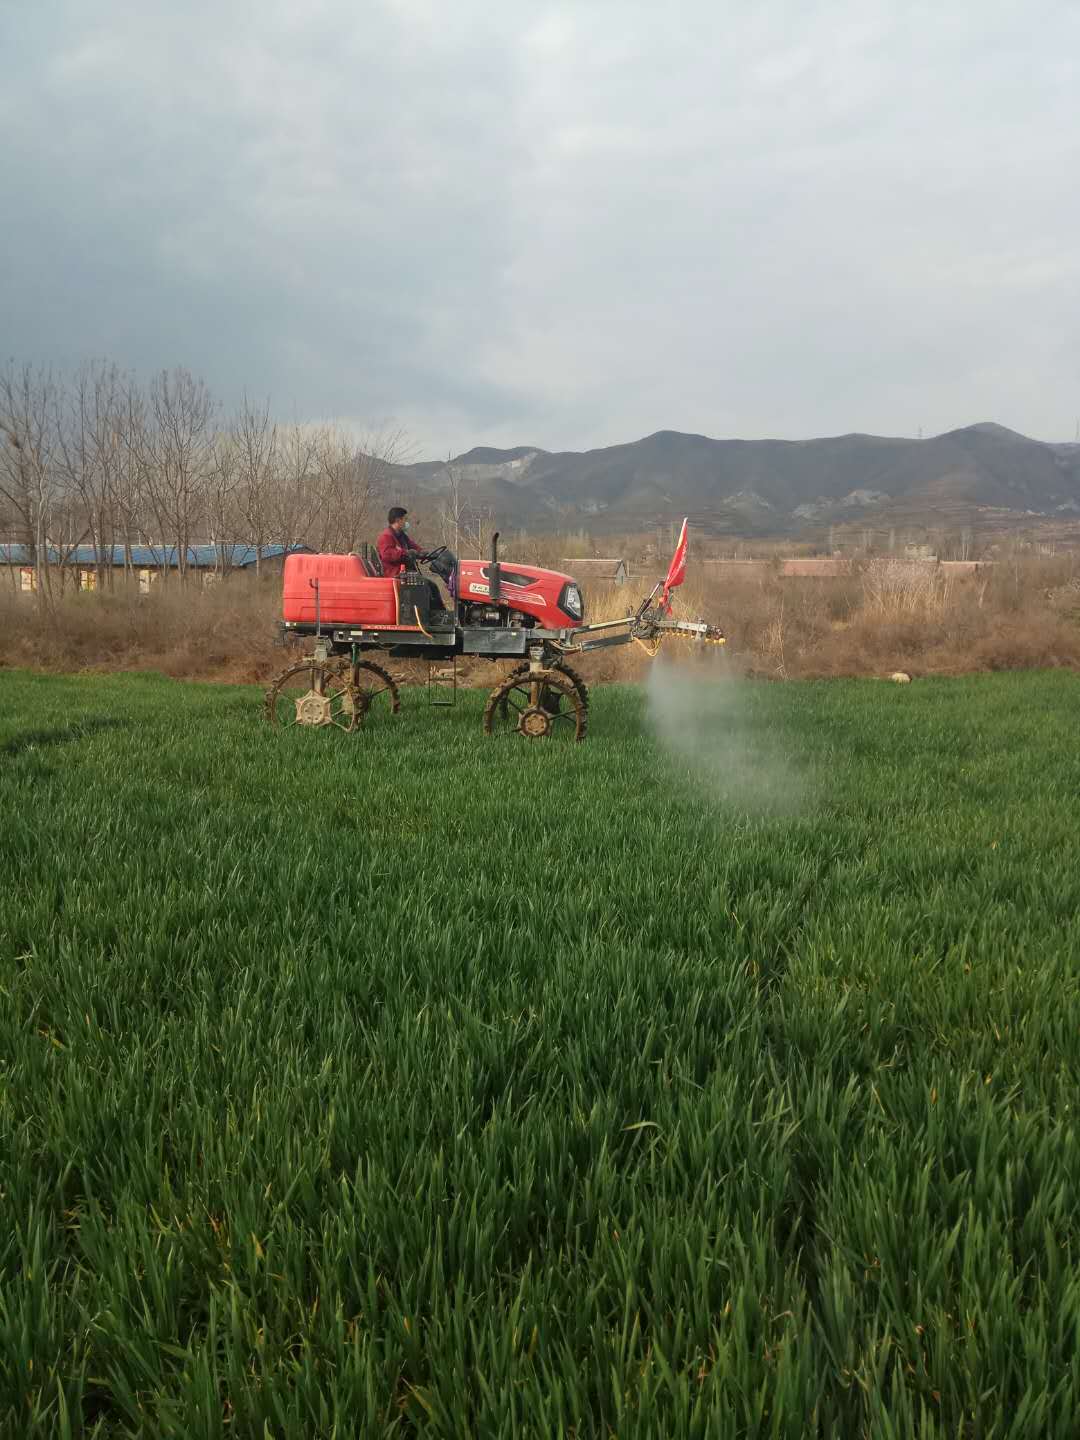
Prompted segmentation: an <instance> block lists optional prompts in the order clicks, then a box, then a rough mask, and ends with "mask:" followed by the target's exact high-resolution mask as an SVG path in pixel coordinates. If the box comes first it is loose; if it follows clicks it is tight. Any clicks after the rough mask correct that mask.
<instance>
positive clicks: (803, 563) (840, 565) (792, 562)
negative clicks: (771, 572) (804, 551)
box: [780, 555, 851, 578]
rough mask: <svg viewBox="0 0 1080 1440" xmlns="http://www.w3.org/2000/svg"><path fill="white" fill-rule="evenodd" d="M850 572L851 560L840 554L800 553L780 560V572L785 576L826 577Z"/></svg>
mask: <svg viewBox="0 0 1080 1440" xmlns="http://www.w3.org/2000/svg"><path fill="white" fill-rule="evenodd" d="M850 573H851V561H850V560H845V559H844V558H843V556H841V555H800V556H792V557H791V558H790V559H787V560H781V561H780V574H781V575H782V576H784V577H785V578H792V577H795V576H798V577H800V578H810V577H811V576H813V577H821V578H826V577H832V576H836V575H849V574H850Z"/></svg>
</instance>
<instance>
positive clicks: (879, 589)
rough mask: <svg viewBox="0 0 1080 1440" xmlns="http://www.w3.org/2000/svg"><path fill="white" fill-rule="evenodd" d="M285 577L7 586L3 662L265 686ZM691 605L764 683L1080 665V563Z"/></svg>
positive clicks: (620, 598)
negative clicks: (22, 590) (38, 597)
mask: <svg viewBox="0 0 1080 1440" xmlns="http://www.w3.org/2000/svg"><path fill="white" fill-rule="evenodd" d="M556 548H558V547H557V546H556ZM528 558H532V557H531V556H530V557H528ZM537 558H539V557H537ZM549 563H550V560H549ZM279 587H280V578H279V577H276V576H275V577H266V578H264V579H263V580H261V581H260V582H257V583H256V582H255V581H254V580H253V579H251V578H243V579H239V578H238V579H234V580H232V581H230V582H228V583H227V584H225V585H223V586H220V587H217V588H215V589H211V590H207V591H198V590H192V591H182V590H180V589H179V587H178V586H176V585H173V586H164V587H162V588H161V589H159V590H155V592H154V593H152V594H151V595H149V596H139V595H138V594H135V593H131V592H127V591H125V590H123V589H118V590H115V591H112V592H107V593H104V594H94V595H80V594H69V595H67V596H66V597H64V598H63V599H62V600H60V601H59V602H58V603H57V605H56V607H55V609H54V611H53V612H52V614H51V615H49V616H47V617H42V616H39V615H38V613H37V610H36V607H35V606H34V605H33V602H32V601H30V600H29V599H28V597H24V596H21V595H13V594H11V593H10V592H2V591H0V665H5V664H6V665H23V666H37V667H40V668H43V669H50V670H60V671H79V670H87V669H109V670H112V669H147V670H157V671H160V672H162V673H164V674H166V675H172V676H177V677H181V678H183V677H192V678H194V677H198V678H201V679H220V680H238V681H262V680H265V679H267V678H269V677H270V676H272V675H273V674H274V673H276V671H277V670H279V669H280V668H282V665H283V655H282V651H281V650H280V649H279V648H278V647H277V646H276V645H275V643H274V642H275V639H276V630H275V621H276V618H277V615H278V606H279V595H280V589H279ZM647 588H648V587H647V582H642V583H641V584H640V585H628V586H626V587H623V588H615V587H596V586H594V587H592V588H591V590H590V591H589V593H588V594H587V603H588V614H589V618H591V619H594V620H595V619H606V618H612V617H614V616H616V615H620V614H626V613H628V611H630V610H632V609H633V607H634V606H635V605H636V603H637V601H638V600H639V599H640V598H641V596H642V594H644V593H646V590H647ZM677 599H678V605H677V612H678V613H679V614H681V615H684V616H687V617H690V618H707V619H709V620H712V621H715V622H717V623H719V624H720V625H722V626H723V628H724V630H725V632H726V634H727V636H728V655H729V658H730V663H731V664H733V665H735V666H737V667H738V668H739V669H740V670H742V671H744V672H745V673H749V674H753V675H758V676H763V677H771V678H776V679H784V678H789V677H790V678H795V677H824V676H840V675H882V674H889V673H890V672H891V671H894V670H906V671H908V672H909V673H911V674H913V675H930V674H942V675H944V674H965V673H969V672H971V671H977V670H1005V669H1022V668H1027V667H1053V666H1070V667H1080V568H1078V567H1077V566H1076V565H1075V564H1074V562H1073V560H1072V558H1071V557H1066V558H1065V559H1049V560H1048V559H1044V560H1036V559H1029V560H1017V561H1014V562H1003V563H1000V564H998V565H995V566H994V567H993V568H992V569H988V570H985V571H980V572H978V573H976V574H974V575H970V576H960V577H949V578H945V577H943V576H941V575H940V573H939V572H937V571H935V570H934V568H933V567H929V566H928V567H925V568H922V567H915V568H913V567H911V566H909V565H905V564H903V563H891V562H887V561H886V562H878V563H875V564H872V565H867V566H864V567H862V569H861V570H858V571H856V572H853V573H852V574H851V575H850V576H844V577H837V578H831V579H809V578H807V579H781V578H780V577H779V574H778V572H777V569H776V567H772V568H769V569H767V570H764V571H762V572H758V573H756V574H750V575H738V574H736V575H731V574H727V573H724V574H723V575H720V576H715V577H713V576H703V575H702V573H701V572H700V571H699V572H698V574H697V575H696V576H695V575H694V574H693V572H691V579H690V580H689V581H688V583H687V584H686V585H685V586H684V587H683V588H682V590H681V591H680V592H679V593H678V597H677ZM671 643H672V644H675V643H681V642H671ZM687 648H689V647H687ZM644 665H645V657H644V655H643V654H642V652H641V650H639V649H638V648H637V647H635V646H628V647H626V648H625V649H621V650H607V651H601V652H599V653H598V654H597V655H595V656H592V657H590V658H589V659H588V660H587V661H584V662H583V668H584V669H585V670H587V672H588V674H589V676H590V678H593V679H596V680H631V679H634V678H637V677H638V676H639V675H640V674H641V673H642V671H643V668H644ZM402 668H408V669H410V670H412V669H415V667H402ZM419 673H420V672H419V670H417V678H418V677H419ZM490 674H491V670H490V667H489V666H488V665H486V664H483V665H482V664H477V665H474V666H471V665H468V664H466V665H464V666H463V667H462V677H461V678H462V682H463V683H466V684H468V683H470V680H475V683H477V684H485V683H488V681H489V678H490Z"/></svg>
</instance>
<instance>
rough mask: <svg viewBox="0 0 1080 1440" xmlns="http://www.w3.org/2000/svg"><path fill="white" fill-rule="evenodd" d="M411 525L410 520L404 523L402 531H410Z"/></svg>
mask: <svg viewBox="0 0 1080 1440" xmlns="http://www.w3.org/2000/svg"><path fill="white" fill-rule="evenodd" d="M409 525H410V522H409V521H408V520H406V521H405V523H404V525H402V527H401V528H402V530H405V531H408V529H409Z"/></svg>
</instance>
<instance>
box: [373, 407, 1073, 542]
mask: <svg viewBox="0 0 1080 1440" xmlns="http://www.w3.org/2000/svg"><path fill="white" fill-rule="evenodd" d="M450 465H451V467H452V469H453V471H454V472H455V474H456V475H457V477H458V480H459V483H460V486H461V490H462V493H463V495H467V496H468V499H469V503H470V505H472V506H475V505H477V504H479V505H481V506H483V507H484V508H485V509H487V508H490V510H491V511H492V512H493V513H494V514H495V515H496V516H497V518H498V521H499V524H500V525H501V527H502V528H503V529H512V528H515V527H525V528H528V529H532V530H538V531H545V530H555V529H576V528H578V527H586V528H588V529H589V530H592V531H599V532H603V531H629V530H645V529H651V528H652V527H653V526H655V525H657V524H666V523H669V522H670V521H671V520H672V518H673V517H674V516H681V515H689V516H690V517H691V520H692V523H694V524H695V525H696V527H697V528H698V530H699V532H703V533H705V534H713V535H717V536H719V535H725V534H740V535H761V536H765V535H771V534H775V535H794V534H798V533H799V532H801V531H802V532H805V531H807V530H811V529H819V528H820V527H821V526H822V525H833V524H849V523H859V524H863V523H866V524H873V525H876V526H880V525H882V524H889V523H915V522H921V523H934V522H941V521H947V522H950V523H960V524H963V523H972V524H977V523H978V521H979V518H980V516H983V515H987V514H990V513H994V514H996V515H998V516H999V517H1000V516H1002V515H1004V514H1011V515H1015V516H1016V517H1018V518H1019V517H1020V516H1022V515H1026V516H1033V515H1038V516H1043V517H1056V518H1060V519H1062V520H1065V519H1076V518H1077V516H1078V515H1080V444H1046V443H1044V442H1042V441H1039V440H1032V439H1029V438H1028V437H1027V436H1026V435H1020V434H1017V432H1016V431H1015V430H1008V429H1006V428H1005V426H1003V425H995V424H993V423H991V422H984V423H982V424H978V425H969V426H966V427H964V428H963V429H960V430H950V431H948V432H947V433H946V434H944V435H936V436H933V437H932V438H930V439H926V440H900V439H892V438H888V437H883V436H878V435H859V434H853V435H840V436H836V437H835V438H830V439H821V440H795V441H790V440H712V439H710V438H709V437H708V436H706V435H685V434H682V433H681V432H679V431H675V430H660V431H658V432H657V433H656V434H655V435H648V436H646V437H645V439H643V440H635V441H632V442H630V443H629V444H625V445H611V446H607V447H605V448H604V449H600V450H587V451H585V452H583V453H581V452H577V451H557V452H551V451H546V450H541V449H538V448H537V447H534V446H517V447H516V448H514V449H512V450H496V449H492V448H490V447H486V446H481V447H477V448H476V449H473V450H469V451H467V452H466V453H465V454H464V455H459V456H457V457H456V458H455V459H454V460H453V461H451V462H450ZM395 482H396V484H397V485H398V486H400V488H401V490H402V492H403V493H405V494H411V495H414V496H415V497H416V498H417V499H418V500H419V499H420V497H421V496H424V497H433V496H436V495H444V494H445V493H446V490H447V487H448V478H447V467H446V465H444V464H440V463H434V462H425V463H422V464H418V465H410V466H402V467H400V469H399V470H398V472H397V475H396V477H395Z"/></svg>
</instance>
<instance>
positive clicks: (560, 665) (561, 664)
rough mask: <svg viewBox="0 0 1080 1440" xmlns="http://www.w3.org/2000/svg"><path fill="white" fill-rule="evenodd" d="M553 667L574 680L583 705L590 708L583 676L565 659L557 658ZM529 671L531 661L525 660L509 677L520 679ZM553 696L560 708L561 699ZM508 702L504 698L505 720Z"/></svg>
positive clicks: (503, 716) (503, 711) (503, 714)
mask: <svg viewBox="0 0 1080 1440" xmlns="http://www.w3.org/2000/svg"><path fill="white" fill-rule="evenodd" d="M551 668H552V669H553V670H558V671H560V672H561V673H562V674H563V675H567V676H569V678H570V680H571V681H572V682H573V686H574V689H575V690H576V691H577V695H578V699H579V700H580V701H581V703H582V705H583V706H584V707H585V709H586V710H588V708H589V687H588V686H587V685H586V684H585V681H584V680H583V679H582V678H581V676H580V675H579V674H578V672H577V671H576V670H571V668H570V666H569V665H567V663H566V661H565V660H556V661H554V662H553V663H552V666H551ZM528 673H529V662H528V661H527V660H526V661H524V662H523V663H522V664H521V665H515V666H514V668H513V669H512V670H511V671H510V676H509V678H511V679H520V678H521V676H522V675H528ZM551 698H552V699H553V700H554V703H555V708H556V709H558V708H559V705H560V701H559V699H558V697H557V696H554V695H553V696H552V697H551ZM507 704H508V702H507V701H506V700H505V699H504V700H503V701H502V719H504V720H505V719H506V718H507V714H506V707H507Z"/></svg>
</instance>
